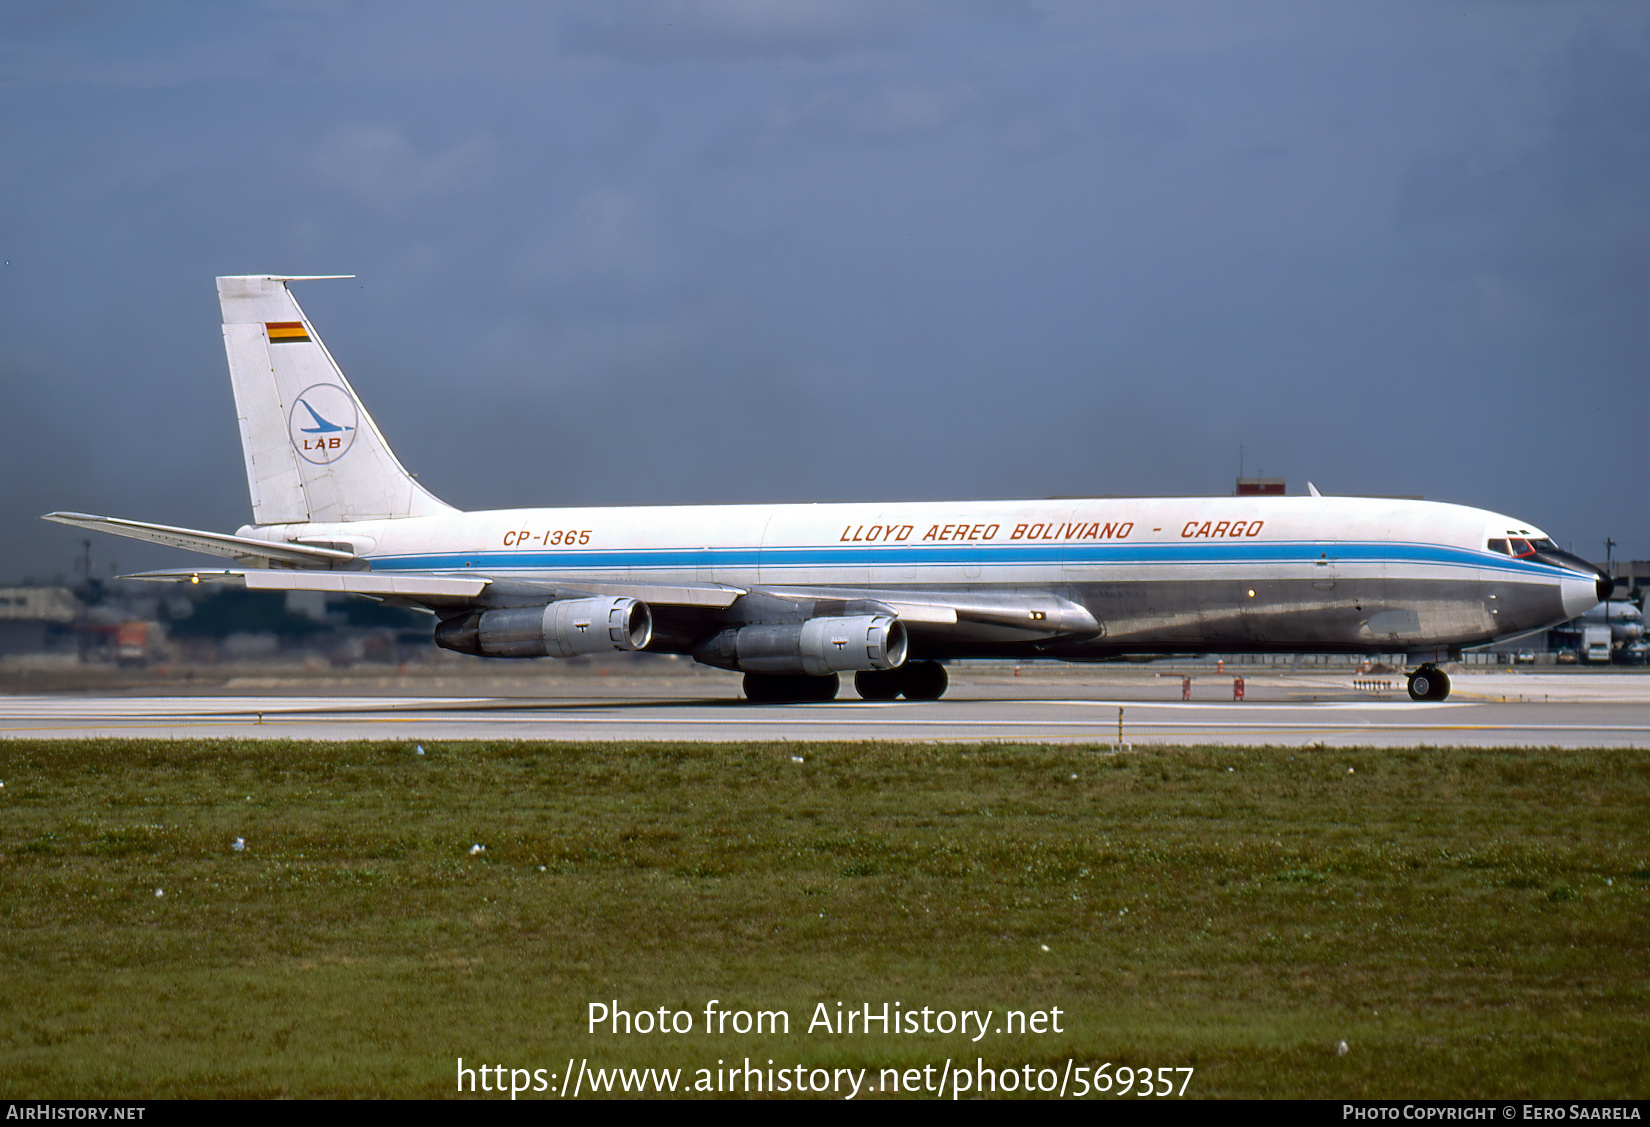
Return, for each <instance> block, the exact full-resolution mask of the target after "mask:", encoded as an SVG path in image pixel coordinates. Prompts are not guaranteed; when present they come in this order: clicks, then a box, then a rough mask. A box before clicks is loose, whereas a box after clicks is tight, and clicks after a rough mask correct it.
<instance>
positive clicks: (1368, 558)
mask: <svg viewBox="0 0 1650 1127" xmlns="http://www.w3.org/2000/svg"><path fill="white" fill-rule="evenodd" d="M1330 551H1333V555H1332V556H1331V558H1330V560H1329V563H1330V564H1331V565H1344V564H1369V563H1427V564H1444V565H1449V566H1455V567H1478V568H1485V569H1489V570H1493V571H1500V572H1506V573H1509V574H1510V575H1513V576H1528V577H1531V578H1535V577H1540V578H1549V579H1550V578H1552V577H1554V576H1557V575H1562V574H1567V573H1568V569H1566V568H1560V567H1556V566H1554V565H1551V564H1543V563H1539V562H1536V561H1531V560H1515V559H1511V558H1509V557H1507V556H1502V555H1497V554H1493V553H1490V552H1483V551H1474V550H1472V549H1468V548H1456V547H1451V546H1448V545H1439V544H1406V543H1394V544H1382V543H1344V544H1332V543H1329V542H1325V541H1284V542H1271V543H1264V544H1257V543H1198V544H1161V543H1159V544H1089V543H1077V544H946V545H939V544H932V545H928V544H890V545H881V546H877V547H867V546H851V547H835V546H819V545H815V546H810V547H795V548H790V547H784V548H781V547H774V548H756V547H739V548H624V549H595V550H590V549H571V550H562V551H523V552H512V551H495V550H491V549H489V550H486V551H478V552H432V553H426V554H417V555H413V554H408V555H392V556H369V557H368V560H369V561H370V562H371V564H372V566H373V568H374V569H375V570H378V571H449V570H452V569H455V568H458V569H462V568H480V569H482V570H484V571H486V570H507V571H521V570H549V571H577V570H599V571H619V570H625V569H631V568H635V569H647V570H670V569H677V570H680V569H686V568H755V567H773V568H798V567H901V566H906V567H909V566H919V567H920V566H929V567H983V566H993V565H1028V564H1050V565H1062V566H1064V567H1067V568H1074V567H1105V566H1108V565H1111V566H1116V565H1138V564H1163V565H1174V564H1182V565H1184V564H1280V563H1296V564H1303V565H1304V564H1312V563H1316V562H1317V561H1318V560H1319V558H1320V553H1323V552H1330Z"/></svg>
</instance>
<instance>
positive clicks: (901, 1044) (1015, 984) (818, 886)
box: [0, 741, 1650, 1098]
mask: <svg viewBox="0 0 1650 1127" xmlns="http://www.w3.org/2000/svg"><path fill="white" fill-rule="evenodd" d="M425 746H426V750H427V754H425V755H422V756H420V755H416V754H414V751H413V748H412V746H411V745H406V744H364V743H363V744H306V743H274V742H246V743H239V742H124V741H107V742H52V743H47V742H33V743H31V742H21V741H20V742H9V743H4V744H0V781H3V782H4V788H3V789H0V919H3V923H4V927H3V929H0V981H3V982H4V988H3V989H0V1016H3V1018H4V1022H3V1027H0V1028H3V1031H0V1095H3V1096H6V1097H24V1098H45V1097H94V1096H108V1097H115V1096H121V1097H145V1096H149V1097H161V1096H276V1095H283V1096H306V1095H384V1096H449V1095H453V1094H455V1086H456V1069H457V1065H456V1058H458V1057H463V1058H465V1063H466V1064H467V1065H474V1064H488V1065H504V1066H506V1067H507V1068H511V1067H519V1068H527V1069H534V1068H544V1069H546V1070H547V1073H557V1074H559V1073H560V1072H562V1071H565V1069H566V1064H567V1060H568V1058H569V1057H572V1058H580V1059H588V1060H589V1062H590V1067H592V1068H595V1067H598V1066H600V1067H614V1066H631V1065H636V1066H641V1067H669V1068H678V1067H679V1068H682V1069H684V1082H685V1083H686V1084H688V1085H691V1083H692V1077H693V1070H694V1069H696V1068H699V1067H712V1068H714V1067H715V1066H716V1062H717V1060H718V1059H721V1060H725V1061H730V1062H735V1063H738V1062H742V1061H743V1059H744V1058H746V1057H749V1058H752V1059H753V1060H754V1061H757V1062H758V1063H761V1064H763V1065H764V1066H765V1062H766V1061H767V1060H768V1059H770V1058H772V1059H773V1060H774V1062H775V1067H776V1068H780V1067H787V1066H794V1065H795V1064H798V1063H802V1064H807V1065H808V1066H809V1067H814V1066H818V1067H832V1068H834V1067H855V1068H858V1067H868V1068H870V1069H871V1072H870V1082H871V1083H872V1084H874V1083H875V1081H876V1078H877V1076H878V1074H879V1070H880V1069H881V1068H884V1067H901V1068H904V1067H908V1066H915V1067H921V1066H923V1065H924V1064H929V1063H933V1064H934V1065H935V1066H936V1073H937V1071H938V1067H939V1065H940V1062H942V1061H944V1060H946V1059H947V1058H950V1059H951V1060H953V1061H957V1062H966V1063H967V1065H968V1066H969V1067H970V1068H973V1067H974V1066H975V1062H976V1059H977V1058H980V1057H983V1058H984V1059H985V1062H986V1064H987V1066H988V1067H997V1068H1001V1067H1019V1066H1023V1065H1025V1064H1033V1065H1036V1066H1038V1067H1045V1066H1046V1067H1049V1068H1054V1069H1057V1070H1063V1069H1064V1068H1065V1066H1066V1061H1067V1060H1068V1058H1070V1059H1074V1060H1075V1062H1076V1064H1077V1065H1090V1066H1093V1065H1099V1064H1102V1063H1105V1062H1112V1063H1113V1064H1114V1065H1117V1064H1122V1065H1127V1066H1131V1067H1140V1066H1148V1067H1192V1068H1194V1069H1195V1072H1194V1074H1193V1077H1192V1080H1191V1082H1190V1084H1189V1085H1188V1087H1187V1090H1186V1094H1187V1095H1188V1096H1205V1097H1206V1096H1312V1097H1337V1098H1338V1097H1398V1096H1440V1097H1468V1096H1518V1095H1526V1096H1545V1097H1572V1096H1600V1097H1602V1096H1617V1097H1619V1096H1638V1097H1643V1096H1645V1095H1646V1094H1647V1093H1650V974H1647V967H1650V964H1647V961H1646V953H1647V948H1650V929H1647V926H1646V925H1647V923H1650V831H1647V829H1646V824H1645V823H1646V812H1647V811H1650V754H1645V753H1641V752H1632V751H1611V750H1601V751H1586V752H1554V751H1518V750H1513V751H1489V752H1486V751H1481V750H1472V751H1467V750H1458V749H1457V750H1451V749H1436V750H1415V751H1404V750H1400V751H1386V750H1361V751H1351V752H1347V751H1329V750H1307V751H1300V750H1296V751H1289V750H1286V749H1263V750H1251V751H1242V750H1211V749H1197V748H1188V749H1168V750H1162V749H1154V750H1150V751H1138V752H1130V753H1126V754H1122V755H1108V754H1105V753H1104V752H1103V750H1085V749H1081V748H1074V747H1047V746H1001V745H989V746H977V747H968V746H954V745H953V746H931V745H916V744H847V743H843V744H809V745H772V744H753V745H728V744H723V745H713V744H629V745H625V744H587V745H575V744H517V743H486V744H427V745H425ZM793 756H802V757H803V759H804V761H803V762H801V763H798V762H795V761H793ZM237 837H240V838H244V839H245V841H246V849H245V850H244V851H241V852H237V851H235V850H233V849H232V848H231V843H232V842H233V841H234V840H235V839H236V838H237ZM478 843H479V844H482V845H485V847H486V848H485V851H484V852H481V853H475V854H472V852H471V847H472V845H474V844H478ZM157 889H160V890H162V891H163V892H164V895H161V896H157V895H156V890H157ZM615 999H617V1000H618V1002H619V1005H620V1006H622V1007H624V1008H627V1009H630V1010H640V1009H650V1010H653V1011H657V1010H658V1009H659V1007H661V1006H664V1007H667V1008H668V1009H669V1010H672V1011H674V1010H686V1011H689V1012H690V1013H692V1014H693V1015H694V1016H695V1028H696V1032H694V1033H692V1034H686V1035H675V1034H670V1035H658V1034H651V1035H644V1034H631V1035H628V1036H627V1035H622V1034H619V1035H615V1034H612V1033H597V1034H591V1033H589V1032H587V1030H586V1024H585V1017H586V1007H587V1005H588V1003H590V1002H593V1001H601V1002H609V1003H611V1002H612V1001H613V1000H615ZM710 999H718V1000H719V1005H720V1006H721V1007H722V1008H724V1009H728V1010H738V1009H750V1010H755V1009H765V1010H774V1009H784V1010H786V1011H788V1013H789V1014H790V1018H791V1021H792V1023H793V1024H792V1026H791V1032H790V1033H789V1034H788V1035H769V1034H764V1035H761V1036H757V1035H754V1034H752V1035H738V1034H735V1033H733V1032H731V1031H730V1032H727V1033H725V1034H721V1035H716V1034H706V1033H704V1032H703V1030H702V1025H703V1010H704V1008H705V1005H706V1003H707V1002H708V1001H709V1000H710ZM838 1001H842V1002H844V1003H845V1004H847V1005H850V1006H858V1005H860V1004H862V1003H864V1002H872V1003H875V1004H877V1005H878V1006H879V1007H880V1004H881V1003H882V1002H884V1001H890V1002H899V1003H902V1004H903V1005H904V1006H905V1007H906V1008H910V1009H920V1008H921V1007H923V1006H929V1007H932V1008H934V1009H936V1010H940V1009H959V1010H960V1009H978V1010H983V1009H991V1010H993V1011H995V1012H996V1013H997V1014H998V1015H999V1019H998V1020H999V1022H1000V1015H1001V1013H1002V1012H1003V1011H1005V1010H1025V1011H1030V1010H1048V1009H1050V1008H1052V1007H1056V1006H1057V1007H1059V1008H1060V1010H1061V1011H1062V1015H1063V1016H1062V1018H1061V1021H1062V1023H1063V1028H1064V1030H1065V1031H1064V1032H1063V1033H1054V1032H1052V1031H1051V1032H1045V1033H1042V1034H1035V1033H1029V1032H1028V1033H1023V1034H1021V1033H1016V1034H1006V1033H1005V1034H1002V1035H998V1034H996V1033H994V1032H993V1033H992V1034H990V1035H988V1036H986V1037H985V1038H984V1039H982V1040H981V1041H979V1042H978V1043H975V1042H973V1041H972V1040H971V1037H972V1034H970V1036H968V1037H965V1036H962V1035H960V1034H952V1035H946V1034H928V1035H924V1034H920V1033H919V1034H898V1033H889V1034H883V1033H881V1032H880V1031H875V1030H874V1031H873V1032H871V1033H870V1034H865V1033H862V1032H859V1031H856V1032H854V1033H852V1034H843V1035H835V1034H827V1033H824V1032H822V1031H816V1032H814V1033H809V1032H807V1031H806V1025H807V1022H808V1019H809V1017H810V1015H811V1014H812V1013H813V1012H814V1007H815V1005H816V1004H817V1003H819V1002H825V1003H826V1004H827V1006H828V1008H829V1009H830V1010H831V1012H833V1013H834V1011H835V1004H836V1003H837V1002H838ZM1343 1040H1344V1041H1345V1042H1347V1046H1348V1048H1347V1051H1346V1052H1345V1053H1344V1054H1339V1053H1337V1051H1336V1046H1337V1044H1338V1043H1339V1042H1341V1041H1343ZM862 1098H863V1097H862Z"/></svg>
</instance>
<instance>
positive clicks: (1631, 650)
mask: <svg viewBox="0 0 1650 1127" xmlns="http://www.w3.org/2000/svg"><path fill="white" fill-rule="evenodd" d="M1616 660H1617V661H1618V662H1620V663H1621V664H1622V665H1643V664H1645V663H1646V661H1650V642H1646V641H1643V640H1642V639H1641V640H1639V641H1637V642H1628V643H1627V644H1626V645H1625V646H1623V647H1621V649H1619V650H1617V651H1616Z"/></svg>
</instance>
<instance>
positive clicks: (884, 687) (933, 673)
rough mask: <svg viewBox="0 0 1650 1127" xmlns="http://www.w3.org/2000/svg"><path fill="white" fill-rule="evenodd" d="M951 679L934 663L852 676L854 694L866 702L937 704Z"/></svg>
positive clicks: (863, 671) (868, 670)
mask: <svg viewBox="0 0 1650 1127" xmlns="http://www.w3.org/2000/svg"><path fill="white" fill-rule="evenodd" d="M950 683H951V679H950V678H949V677H948V676H946V673H945V666H943V665H941V664H940V663H939V662H937V661H908V662H906V663H905V664H904V665H902V666H900V667H899V668H897V669H867V670H862V671H861V672H859V673H855V674H854V691H855V692H857V693H858V694H859V695H860V696H861V697H863V698H865V699H866V700H893V699H894V698H895V697H898V696H903V697H905V699H906V700H939V699H940V698H941V697H942V696H944V695H945V689H946V686H947V685H949V684H950Z"/></svg>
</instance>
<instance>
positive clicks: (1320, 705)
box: [0, 674, 1650, 748]
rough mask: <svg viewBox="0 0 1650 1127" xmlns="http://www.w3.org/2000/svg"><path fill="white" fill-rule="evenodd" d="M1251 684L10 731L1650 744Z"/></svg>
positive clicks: (305, 711)
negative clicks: (1195, 695) (1236, 688)
mask: <svg viewBox="0 0 1650 1127" xmlns="http://www.w3.org/2000/svg"><path fill="white" fill-rule="evenodd" d="M1229 682H1230V678H1228V679H1226V681H1225V682H1222V686H1223V687H1226V686H1229ZM1252 685H1253V688H1252V690H1251V691H1250V693H1249V696H1250V698H1251V699H1249V700H1246V701H1242V702H1237V701H1232V700H1192V701H1181V700H1178V699H1175V700H1165V699H1154V698H1162V697H1163V696H1166V695H1168V694H1169V690H1170V689H1171V688H1174V689H1178V680H1176V681H1174V682H1173V683H1172V684H1170V683H1169V682H1167V681H1165V680H1164V679H1161V678H1157V679H1152V680H1147V679H1143V678H1136V679H1135V680H1134V681H1132V682H1128V681H1125V682H1122V683H1118V684H1112V685H1099V686H1095V687H1094V688H1093V690H1092V691H1074V690H1083V689H1084V686H1081V685H1078V684H1074V683H1072V682H1071V681H1069V680H1067V679H1054V680H1044V679H1041V678H1025V679H1009V678H1005V677H990V676H977V677H969V676H966V675H965V676H960V677H957V678H956V679H955V680H954V682H953V688H952V690H951V692H950V693H948V694H947V696H946V698H945V699H944V700H941V701H936V702H920V703H913V702H906V701H896V702H870V701H861V700H858V699H857V698H855V697H853V695H852V693H851V691H850V690H844V693H843V696H842V698H840V699H838V700H837V701H834V702H831V703H828V704H802V705H771V704H750V703H748V702H745V701H743V700H739V699H735V698H733V697H732V696H730V695H729V693H728V688H729V686H728V685H725V684H722V683H720V682H710V683H708V684H707V683H706V682H704V681H702V680H697V681H689V680H687V679H671V678H649V679H645V680H643V681H642V682H641V683H639V684H634V685H630V684H623V683H607V684H601V685H594V684H590V683H588V679H587V681H586V682H585V683H581V684H573V685H559V686H557V687H556V692H555V693H554V694H546V695H525V696H524V695H513V696H490V695H467V696H452V695H444V696H423V695H386V696H367V695H347V696H346V695H340V696H318V695H307V696H298V695H292V696H282V695H244V696H81V695H67V694H66V695H54V696H11V697H0V738H13V739H18V738H36V739H60V738H76V739H85V738H94V737H127V738H159V739H169V738H197V739H199V738H227V739H269V740H276V739H302V740H493V739H514V740H596V741H640V740H717V741H819V740H921V741H942V742H964V741H1013V742H1061V743H1088V744H1096V745H1104V746H1107V747H1113V748H1115V747H1116V746H1117V745H1118V744H1119V742H1121V743H1122V744H1123V745H1124V746H1126V747H1142V748H1144V747H1150V746H1161V745H1169V744H1205V745H1207V744H1217V745H1225V746H1261V745H1275V746H1291V747H1299V746H1308V745H1314V744H1319V745H1323V746H1326V747H1336V746H1339V747H1347V746H1380V747H1402V746H1420V745H1433V746H1438V745H1460V746H1475V747H1494V746H1523V747H1566V748H1583V747H1650V677H1643V676H1632V675H1628V676H1626V677H1624V678H1620V679H1612V680H1611V682H1610V683H1609V684H1607V683H1606V682H1605V680H1604V679H1603V678H1578V677H1568V678H1564V677H1558V678H1546V679H1543V678H1539V677H1528V676H1526V677H1511V676H1510V675H1495V674H1490V675H1486V676H1482V677H1475V678H1458V679H1457V686H1458V690H1457V693H1456V695H1455V697H1454V698H1453V699H1451V700H1449V701H1446V702H1443V703H1417V702H1413V701H1411V700H1409V699H1408V697H1407V696H1406V695H1405V694H1403V693H1402V692H1401V691H1398V692H1383V693H1378V694H1375V695H1370V694H1367V693H1365V694H1359V693H1357V692H1356V691H1354V690H1352V689H1350V688H1349V685H1350V680H1349V679H1346V678H1342V679H1338V680H1337V679H1325V678H1317V679H1310V678H1281V677H1274V678H1265V677H1256V678H1253V679H1252ZM1107 689H1112V690H1114V691H1113V692H1109V693H1108V692H1106V690H1107ZM661 690H663V691H661ZM1205 691H1208V690H1205ZM1227 691H1229V688H1228V689H1227ZM1174 695H1175V696H1178V695H1179V694H1178V691H1176V692H1175V693H1174ZM1519 697H1522V698H1523V699H1518V698H1519Z"/></svg>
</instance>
